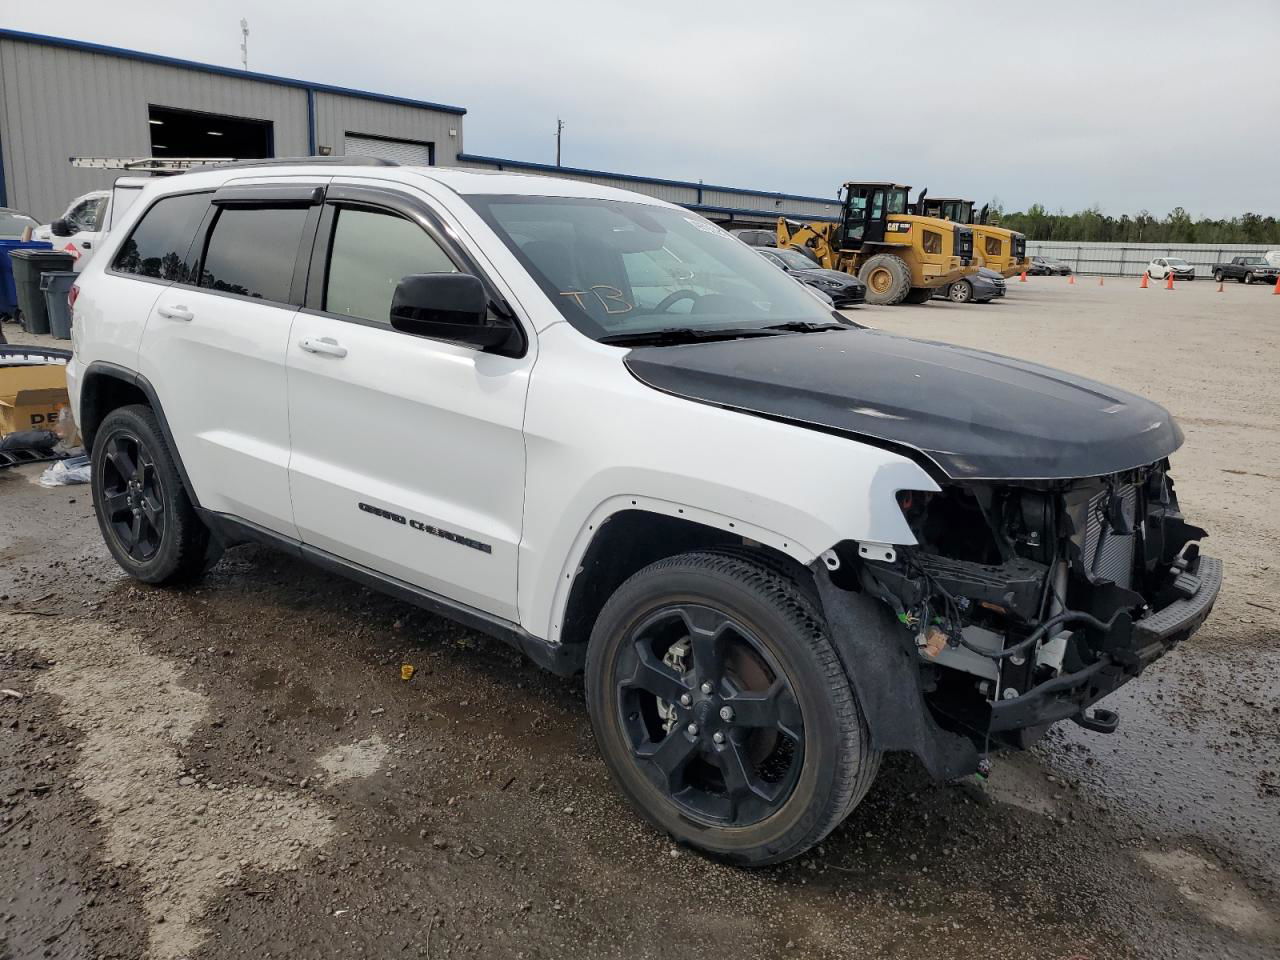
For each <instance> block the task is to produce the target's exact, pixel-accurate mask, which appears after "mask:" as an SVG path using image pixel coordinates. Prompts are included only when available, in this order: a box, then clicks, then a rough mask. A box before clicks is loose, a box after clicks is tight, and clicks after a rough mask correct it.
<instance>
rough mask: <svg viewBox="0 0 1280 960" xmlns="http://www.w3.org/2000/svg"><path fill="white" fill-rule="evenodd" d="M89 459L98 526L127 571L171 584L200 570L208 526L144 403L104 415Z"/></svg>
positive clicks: (138, 577) (143, 578) (149, 580)
mask: <svg viewBox="0 0 1280 960" xmlns="http://www.w3.org/2000/svg"><path fill="white" fill-rule="evenodd" d="M91 463H92V476H91V484H92V488H93V509H94V512H95V513H96V514H97V517H98V529H99V530H101V531H102V539H103V540H104V541H106V544H107V549H108V550H110V551H111V555H112V556H113V557H115V560H116V563H118V564H120V566H121V567H122V568H123V569H124V571H125V572H126V573H127V574H129V576H131V577H133V578H134V579H136V580H141V581H142V582H143V583H154V584H172V583H181V582H183V581H187V580H191V579H193V578H195V577H196V576H198V575H199V574H201V573H202V572H203V571H204V569H205V564H206V560H207V558H208V557H209V555H210V554H209V530H208V528H207V527H205V525H204V524H203V523H201V522H200V518H199V517H198V516H196V512H195V508H194V507H192V505H191V498H190V497H189V496H188V495H187V491H186V488H185V487H183V485H182V477H181V475H180V474H179V473H178V468H177V466H176V465H175V463H174V461H173V455H172V454H171V453H170V452H169V446H168V444H166V443H165V440H164V434H163V433H162V432H161V430H160V424H159V421H157V419H156V415H155V413H154V412H153V411H152V410H151V408H150V407H146V406H142V405H140V404H135V405H133V406H128V407H120V408H119V409H117V410H112V411H111V412H110V413H109V414H107V416H106V418H105V419H104V420H103V421H102V425H101V426H99V427H98V431H97V433H96V434H95V435H94V438H93V455H92V459H91Z"/></svg>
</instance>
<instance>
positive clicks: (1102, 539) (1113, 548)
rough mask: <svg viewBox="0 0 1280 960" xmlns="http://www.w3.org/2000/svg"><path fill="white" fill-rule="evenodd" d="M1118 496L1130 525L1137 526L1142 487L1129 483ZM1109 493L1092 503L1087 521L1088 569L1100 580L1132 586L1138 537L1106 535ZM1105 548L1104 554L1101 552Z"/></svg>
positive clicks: (1085, 559)
mask: <svg viewBox="0 0 1280 960" xmlns="http://www.w3.org/2000/svg"><path fill="white" fill-rule="evenodd" d="M1116 493H1117V495H1118V496H1119V497H1120V499H1121V503H1122V505H1123V510H1124V516H1125V519H1126V520H1128V521H1129V526H1131V527H1132V526H1133V525H1134V517H1135V516H1136V514H1137V507H1138V488H1137V487H1135V486H1133V485H1132V484H1129V485H1127V486H1123V487H1120V488H1118V489H1117V491H1116ZM1107 496H1108V494H1107V493H1106V491H1103V492H1102V493H1100V494H1098V495H1097V496H1096V497H1094V498H1093V499H1092V500H1090V501H1089V513H1088V516H1087V518H1086V520H1085V529H1084V549H1083V550H1082V551H1081V553H1082V555H1083V558H1084V563H1085V566H1086V567H1088V568H1089V569H1091V570H1092V571H1093V572H1094V573H1095V574H1097V575H1098V576H1100V577H1106V579H1108V580H1111V581H1112V582H1114V583H1116V584H1118V585H1119V586H1122V587H1126V588H1127V587H1130V586H1132V584H1133V551H1134V542H1135V540H1136V537H1135V535H1134V534H1128V535H1127V536H1125V535H1121V534H1118V533H1116V532H1115V531H1113V530H1107V531H1106V532H1105V533H1104V532H1103V530H1104V528H1105V527H1106V526H1107V523H1106V507H1107ZM1099 545H1101V551H1099Z"/></svg>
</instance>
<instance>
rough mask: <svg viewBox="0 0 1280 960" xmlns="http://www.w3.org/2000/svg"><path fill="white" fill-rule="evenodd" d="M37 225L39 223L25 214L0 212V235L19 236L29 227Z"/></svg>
mask: <svg viewBox="0 0 1280 960" xmlns="http://www.w3.org/2000/svg"><path fill="white" fill-rule="evenodd" d="M35 226H38V224H37V223H36V222H35V221H34V220H32V219H31V218H30V217H28V216H26V215H25V214H21V213H8V212H6V213H0V237H18V236H21V235H22V231H23V230H25V229H26V228H27V227H35Z"/></svg>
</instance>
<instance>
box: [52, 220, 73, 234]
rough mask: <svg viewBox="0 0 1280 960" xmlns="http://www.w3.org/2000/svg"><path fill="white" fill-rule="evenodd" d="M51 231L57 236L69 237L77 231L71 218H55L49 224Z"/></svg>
mask: <svg viewBox="0 0 1280 960" xmlns="http://www.w3.org/2000/svg"><path fill="white" fill-rule="evenodd" d="M49 232H50V233H52V234H53V235H54V236H55V237H69V236H71V235H72V234H73V233H75V230H73V229H72V227H71V222H70V221H69V220H55V221H53V223H51V224H49Z"/></svg>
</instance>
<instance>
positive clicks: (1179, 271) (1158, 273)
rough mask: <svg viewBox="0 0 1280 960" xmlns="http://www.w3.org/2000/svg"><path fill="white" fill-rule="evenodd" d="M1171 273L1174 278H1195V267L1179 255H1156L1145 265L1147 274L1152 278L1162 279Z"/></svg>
mask: <svg viewBox="0 0 1280 960" xmlns="http://www.w3.org/2000/svg"><path fill="white" fill-rule="evenodd" d="M1171 273H1172V274H1173V278H1174V279H1175V280H1194V279H1195V278H1196V268H1195V267H1193V266H1192V265H1191V264H1189V263H1187V261H1185V260H1183V259H1181V258H1180V257H1156V258H1155V259H1154V260H1152V261H1151V263H1149V264H1148V265H1147V276H1149V277H1150V278H1151V279H1152V280H1163V279H1164V278H1165V277H1167V276H1168V275H1169V274H1171Z"/></svg>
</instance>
